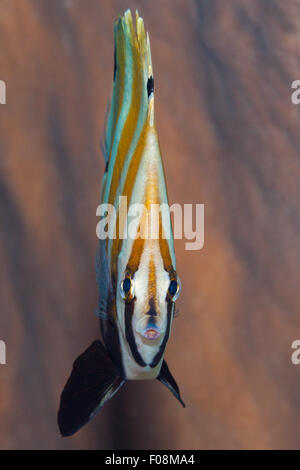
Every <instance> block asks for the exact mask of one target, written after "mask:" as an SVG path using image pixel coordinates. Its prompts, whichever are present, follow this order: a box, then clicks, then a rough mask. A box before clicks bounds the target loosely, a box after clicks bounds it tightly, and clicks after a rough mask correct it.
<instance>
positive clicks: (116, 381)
mask: <svg viewBox="0 0 300 470" xmlns="http://www.w3.org/2000/svg"><path fill="white" fill-rule="evenodd" d="M124 382H125V380H124V379H123V378H122V377H120V374H119V371H118V369H117V368H116V366H115V365H114V363H113V362H112V360H111V359H110V357H109V355H108V353H107V350H106V349H105V347H104V346H103V344H102V343H101V341H94V342H93V343H92V344H91V346H90V347H89V348H88V349H87V350H86V351H85V352H84V353H83V354H81V355H80V356H79V357H78V358H77V359H76V361H75V362H74V364H73V369H72V372H71V375H70V377H69V379H68V381H67V383H66V385H65V388H64V390H63V392H62V394H61V399H60V407H59V411H58V426H59V429H60V432H61V434H62V436H71V435H72V434H74V433H75V432H76V431H78V429H80V428H81V427H82V426H83V425H84V424H86V423H87V422H88V421H89V420H90V419H92V418H93V417H94V416H95V415H96V413H97V412H98V411H99V410H100V409H101V408H102V407H103V405H104V404H105V403H106V402H107V401H108V400H109V399H110V398H112V397H113V395H114V394H115V393H116V392H117V391H118V390H119V388H120V387H121V386H122V385H123V384H124Z"/></svg>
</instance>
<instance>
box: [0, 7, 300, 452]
mask: <svg viewBox="0 0 300 470" xmlns="http://www.w3.org/2000/svg"><path fill="white" fill-rule="evenodd" d="M127 8H131V9H132V10H133V11H134V10H135V9H136V8H138V10H139V13H140V15H141V16H142V17H143V18H144V21H145V25H146V29H147V30H148V31H149V34H150V40H151V48H152V56H153V57H152V58H153V66H154V76H155V93H156V95H155V96H156V120H157V126H158V132H159V136H160V143H161V149H162V155H163V159H164V164H165V168H166V177H167V184H168V190H169V197H170V203H173V202H179V203H182V204H183V203H204V204H205V246H204V248H203V249H202V250H201V251H198V252H193V251H186V250H185V249H184V241H176V254H177V263H178V266H177V268H178V273H179V275H180V278H181V281H182V284H183V291H182V294H181V297H180V300H179V301H178V309H179V312H180V314H179V316H178V317H177V318H176V320H175V322H174V326H173V330H172V336H171V339H170V341H169V344H168V347H167V354H166V358H167V361H168V364H169V367H170V369H171V371H172V373H173V374H174V377H175V378H176V380H177V382H178V384H179V386H180V389H181V392H182V396H183V399H184V401H185V402H186V405H187V407H186V408H185V409H183V408H181V406H180V405H179V404H178V403H177V402H176V400H175V399H174V398H173V397H172V396H171V394H170V392H169V391H168V390H167V389H165V388H164V387H163V386H162V385H161V384H160V383H159V382H157V381H149V382H137V383H134V382H130V383H127V384H126V386H125V387H124V388H123V389H122V390H121V391H120V393H119V394H118V395H117V396H116V397H115V398H114V399H113V400H112V401H111V402H109V403H108V404H107V405H106V406H105V407H104V409H103V410H102V411H101V413H100V414H99V416H98V417H97V418H96V419H95V420H94V421H92V422H91V423H90V424H88V425H87V426H86V427H84V428H83V429H82V430H81V431H79V432H78V433H77V434H76V435H75V436H74V437H71V438H64V439H63V438H61V437H60V435H59V432H58V428H57V424H56V413H57V409H58V403H59V397H60V393H61V391H62V388H63V386H64V384H65V381H66V379H67V377H68V375H69V372H70V370H71V365H72V363H73V361H74V359H75V358H76V357H77V356H78V354H80V353H81V352H82V351H83V350H84V349H85V348H86V347H88V346H89V344H90V343H91V342H92V341H93V340H94V339H96V338H97V337H99V335H100V331H99V328H98V321H97V318H96V317H95V315H94V312H95V309H96V304H97V288H96V282H95V272H94V261H95V252H96V246H97V238H96V233H95V229H96V224H97V218H96V207H97V205H98V204H99V201H100V187H101V180H102V175H103V172H104V160H103V156H102V155H101V151H100V146H99V138H100V136H101V134H102V132H103V126H104V119H105V113H106V108H107V101H108V98H109V96H110V93H111V89H112V76H113V22H114V20H115V19H116V18H117V16H118V15H119V14H122V13H123V12H124V10H126V9H127ZM299 25H300V7H299V2H297V0H289V2H282V1H280V0H272V1H266V0H252V1H251V2H249V1H248V2H246V1H244V0H230V1H226V2H225V1H220V0H210V1H205V0H164V1H158V0H151V1H149V0H144V1H143V0H140V1H137V0H136V1H133V0H127V1H123V0H113V1H109V2H108V1H104V0H84V1H83V0H52V1H51V2H50V1H49V0H9V1H8V0H0V44H1V49H0V79H1V80H4V81H5V82H6V86H7V104H6V105H1V106H0V215H1V219H0V220H1V225H0V252H1V265H0V299H1V315H0V339H2V340H4V341H5V342H6V345H7V364H6V365H1V366H0V448H2V449H163V448H168V449H197V448H201V449H216V448H222V449H231V448H238V449H245V448H251V449H252V448H274V449H278V448H299V447H300V437H299V436H300V419H299V414H300V393H299V392H300V366H295V365H293V364H292V362H291V354H292V349H291V343H292V341H293V340H295V339H299V338H300V316H299V309H300V300H299V290H300V286H299V266H300V249H299V248H300V204H299V200H300V184H299V181H300V160H299V148H300V115H299V113H300V105H299V106H296V105H293V104H292V102H291V93H292V90H291V83H292V81H293V80H296V79H300V61H299V59H300V29H299Z"/></svg>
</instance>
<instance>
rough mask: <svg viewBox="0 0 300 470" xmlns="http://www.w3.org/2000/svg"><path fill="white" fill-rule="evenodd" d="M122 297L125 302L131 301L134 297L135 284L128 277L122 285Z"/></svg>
mask: <svg viewBox="0 0 300 470" xmlns="http://www.w3.org/2000/svg"><path fill="white" fill-rule="evenodd" d="M120 288H121V289H120V290H121V297H122V299H123V300H131V298H132V297H133V282H132V280H131V279H130V277H128V276H126V277H125V278H124V279H123V280H122V281H121V284H120Z"/></svg>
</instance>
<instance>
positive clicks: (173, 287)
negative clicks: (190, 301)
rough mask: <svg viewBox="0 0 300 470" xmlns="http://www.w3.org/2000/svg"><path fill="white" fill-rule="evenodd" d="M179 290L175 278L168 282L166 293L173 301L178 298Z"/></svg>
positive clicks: (179, 286) (179, 287) (178, 284)
mask: <svg viewBox="0 0 300 470" xmlns="http://www.w3.org/2000/svg"><path fill="white" fill-rule="evenodd" d="M180 290H181V285H180V281H179V280H178V282H177V281H176V280H175V279H172V280H171V282H170V284H169V289H168V294H169V296H170V297H171V299H172V301H173V302H175V300H176V299H178V297H179V294H180Z"/></svg>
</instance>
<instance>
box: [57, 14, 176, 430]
mask: <svg viewBox="0 0 300 470" xmlns="http://www.w3.org/2000/svg"><path fill="white" fill-rule="evenodd" d="M135 23H136V24H135V25H134V21H133V18H132V14H131V11H130V10H127V11H126V12H125V13H124V15H123V16H119V18H118V19H117V20H116V22H115V25H114V41H115V48H114V72H113V91H112V98H111V103H110V108H109V113H108V116H107V122H106V130H105V142H104V158H105V172H104V176H103V182H102V191H101V204H102V205H107V206H108V205H111V206H113V207H114V208H115V210H116V212H117V213H118V215H119V217H113V216H111V215H110V216H109V217H108V219H107V220H108V227H109V233H110V234H111V235H113V236H110V237H107V238H103V239H102V238H101V239H100V240H99V244H98V251H97V256H96V279H97V285H98V293H99V305H98V309H97V313H98V317H99V323H100V329H101V334H102V339H103V342H102V341H100V339H98V340H96V341H94V342H93V343H92V345H91V346H90V347H89V348H88V349H87V350H86V351H85V352H84V353H83V354H81V355H80V356H79V357H78V358H77V359H76V361H75V362H74V364H73V369H72V371H71V375H70V377H69V379H68V381H67V383H66V385H65V387H64V389H63V392H62V394H61V399H60V406H59V411H58V426H59V430H60V433H61V435H62V436H70V435H72V434H74V433H75V432H77V431H78V430H79V429H80V428H81V427H82V426H84V425H85V424H86V423H88V422H89V421H90V420H91V419H92V418H93V417H94V416H95V415H96V414H97V413H98V412H99V411H100V409H101V408H102V407H103V406H104V404H105V403H106V402H107V401H108V400H110V399H111V398H112V397H113V396H114V395H115V394H116V393H117V392H118V390H120V388H121V387H122V386H123V385H124V384H125V382H126V381H129V380H153V379H158V380H159V381H160V382H161V383H162V384H164V385H165V386H166V387H167V388H168V389H169V390H170V391H171V392H172V394H173V395H174V396H175V397H176V398H177V400H178V401H179V402H180V403H181V404H182V406H185V404H184V402H183V400H182V398H181V395H180V391H179V387H178V385H177V383H176V381H175V379H174V378H173V376H172V374H171V372H170V370H169V367H168V365H167V363H166V361H165V360H164V353H165V349H166V344H167V342H168V339H169V336H170V331H171V327H172V322H173V318H174V310H175V301H176V300H177V298H178V296H179V294H180V291H181V282H180V279H179V276H178V274H177V272H176V258H175V252H174V242H173V233H172V224H171V217H170V211H169V210H167V211H161V212H160V213H159V214H158V218H156V219H155V217H153V216H151V215H149V214H151V207H153V206H157V205H162V206H163V207H167V208H169V206H168V196H167V189H166V180H165V172H164V167H163V162H162V157H161V152H160V147H159V140H158V134H157V129H156V125H155V119H154V78H153V69H152V59H151V50H150V40H149V35H148V33H147V34H146V32H145V27H144V21H143V19H142V18H141V17H140V16H139V13H138V12H136V21H135ZM124 198H125V199H126V201H128V207H127V208H125V210H124V207H123V204H122V201H124ZM134 205H138V206H139V205H140V206H141V207H142V210H141V211H140V214H139V216H137V217H135V218H134V217H133V215H132V214H131V213H130V208H132V207H134ZM140 206H139V207H140ZM120 214H122V217H120ZM152 215H153V214H152ZM155 220H156V225H157V227H156V228H157V232H156V236H149V233H151V234H152V235H153V233H152V228H153V225H154V222H155ZM133 221H135V224H133V229H132V232H133V235H135V236H129V237H128V236H127V237H126V236H124V234H125V233H126V232H125V228H128V225H130V223H132V222H133ZM141 233H144V234H145V235H147V234H148V237H147V236H144V237H142V236H139V235H141Z"/></svg>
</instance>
